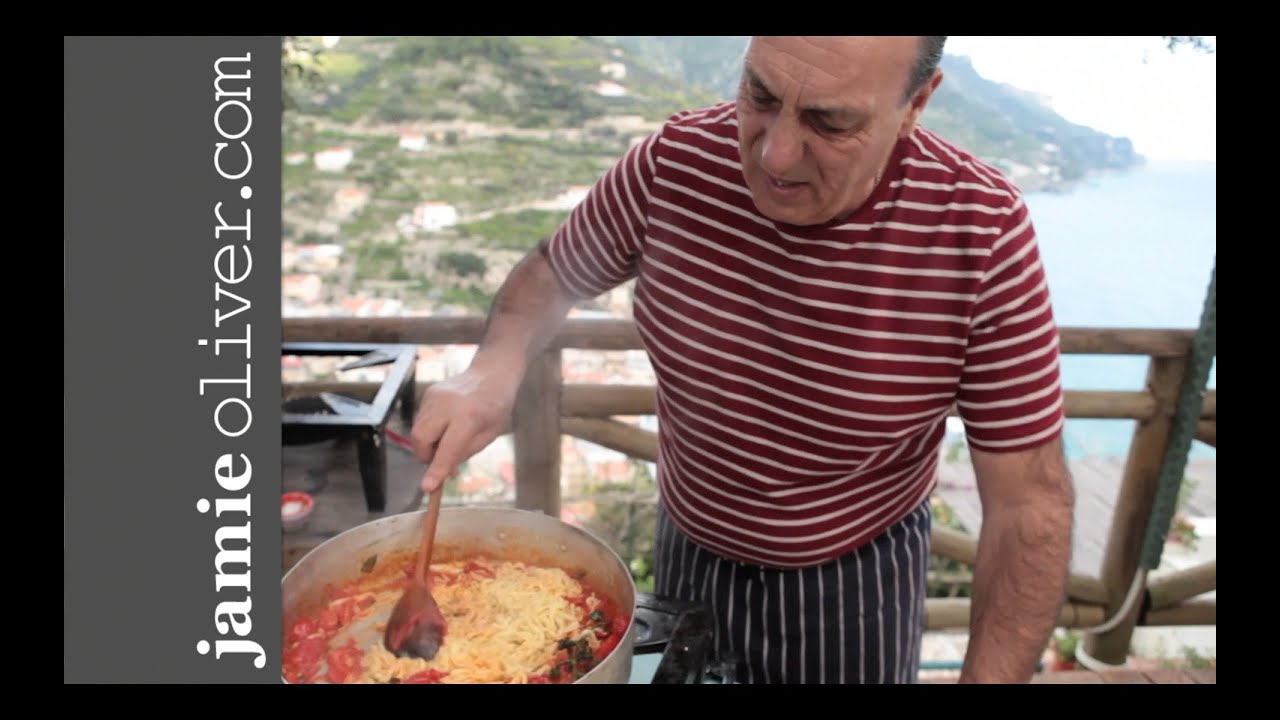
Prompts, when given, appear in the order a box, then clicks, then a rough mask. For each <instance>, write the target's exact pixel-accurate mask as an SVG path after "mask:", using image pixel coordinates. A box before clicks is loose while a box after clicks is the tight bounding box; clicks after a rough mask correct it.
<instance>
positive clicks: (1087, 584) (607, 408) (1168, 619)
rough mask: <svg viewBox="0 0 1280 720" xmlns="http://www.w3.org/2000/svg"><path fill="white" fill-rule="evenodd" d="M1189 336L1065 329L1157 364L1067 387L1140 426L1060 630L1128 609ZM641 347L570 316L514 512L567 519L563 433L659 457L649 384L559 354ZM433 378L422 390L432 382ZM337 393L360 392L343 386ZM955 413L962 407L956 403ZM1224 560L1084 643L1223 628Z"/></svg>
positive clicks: (377, 335)
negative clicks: (1089, 572) (578, 365)
mask: <svg viewBox="0 0 1280 720" xmlns="http://www.w3.org/2000/svg"><path fill="white" fill-rule="evenodd" d="M483 329H484V319H483V318H481V317H397V318H372V319H366V318H314V317H312V318H286V319H285V320H284V328H283V339H284V342H345V343H355V342H361V343H364V342H372V343H408V344H417V345H474V344H477V343H478V342H479V341H480V338H481V333H482V332H483ZM1194 334H1195V333H1194V331H1192V330H1162V329H1159V330H1150V329H1115V328H1063V329H1062V330H1061V337H1062V352H1063V353H1064V354H1079V355H1136V356H1145V357H1147V358H1149V365H1148V372H1147V381H1146V386H1145V387H1143V388H1140V389H1134V390H1132V391H1097V390H1077V389H1072V388H1067V389H1066V391H1065V394H1066V398H1065V400H1066V414H1067V416H1068V417H1071V418H1107V419H1131V420H1135V421H1137V422H1136V427H1135V431H1134V435H1133V440H1132V442H1131V444H1130V449H1129V454H1128V457H1127V458H1126V462H1125V465H1124V471H1123V474H1122V477H1121V478H1120V488H1119V492H1118V494H1117V496H1116V504H1115V507H1114V515H1113V518H1112V524H1111V530H1110V536H1109V538H1108V542H1107V544H1106V548H1105V551H1104V552H1105V555H1104V558H1103V566H1102V573H1101V577H1098V578H1094V577H1087V576H1081V575H1077V574H1072V576H1071V578H1070V581H1069V583H1068V588H1067V598H1066V599H1065V602H1064V604H1063V608H1062V611H1061V614H1060V617H1059V623H1060V626H1061V627H1065V628H1087V627H1092V626H1096V625H1098V624H1101V623H1103V622H1104V621H1105V620H1108V619H1110V618H1111V617H1112V616H1113V615H1114V614H1115V613H1116V612H1118V611H1119V610H1120V609H1121V608H1122V607H1123V601H1124V598H1125V595H1126V594H1127V593H1128V591H1129V589H1130V586H1131V582H1132V578H1134V577H1135V573H1136V571H1137V570H1138V567H1139V560H1140V558H1139V554H1140V551H1141V547H1142V542H1143V533H1144V530H1145V528H1146V524H1147V519H1148V517H1149V516H1150V514H1151V509H1152V505H1153V503H1154V500H1155V495H1156V486H1157V479H1158V477H1159V474H1160V470H1161V463H1162V462H1163V459H1164V455H1165V449H1166V447H1167V445H1168V442H1169V437H1170V432H1171V430H1172V428H1173V423H1174V420H1175V415H1176V413H1175V407H1176V400H1177V396H1178V392H1179V389H1180V387H1181V383H1182V380H1183V375H1184V373H1185V372H1186V369H1187V366H1188V358H1189V353H1190V348H1191V342H1192V340H1193V338H1194ZM567 348H573V349H586V350H639V349H642V345H641V342H640V336H639V334H638V332H637V330H636V328H635V325H634V323H632V322H631V321H630V320H615V319H589V320H588V319H573V320H569V321H568V322H567V323H566V324H565V325H564V327H563V328H562V330H561V331H560V333H559V334H558V335H557V336H556V338H555V339H554V341H553V342H552V344H551V346H550V347H549V349H548V350H547V351H546V352H545V353H543V355H542V356H541V357H540V358H539V359H537V360H536V361H535V362H534V363H532V364H531V365H530V367H529V370H528V373H527V374H526V376H525V378H524V384H523V385H522V387H521V390H520V394H519V397H518V399H517V402H516V407H515V411H514V416H513V425H512V429H513V430H512V436H513V441H514V449H515V475H516V505H517V506H518V507H521V508H525V509H531V510H539V511H543V512H546V513H549V514H553V515H558V514H559V509H560V438H561V436H562V435H570V436H573V437H577V438H581V439H583V440H588V441H590V442H593V443H596V444H598V445H601V446H604V447H607V448H610V449H613V450H617V451H620V452H622V453H625V454H626V455H628V456H630V457H632V458H636V459H640V460H645V461H650V462H652V461H655V460H656V458H657V439H656V436H655V435H654V434H653V433H650V432H647V431H645V430H642V429H640V428H637V427H635V426H633V425H629V424H626V423H623V422H620V421H618V420H615V419H613V418H614V417H620V416H641V415H652V414H653V413H654V412H655V396H654V388H653V387H652V386H617V385H587V384H565V383H564V381H563V376H562V373H561V367H562V365H561V351H562V350H564V349H567ZM427 384H428V383H421V384H420V387H421V386H425V385H427ZM328 388H329V389H336V390H349V391H350V390H357V389H358V388H355V387H350V386H348V385H345V384H341V383H330V384H329V385H328ZM953 413H954V408H953ZM1196 439H1197V440H1198V441H1200V442H1204V443H1207V444H1209V445H1211V446H1215V447H1216V444H1217V393H1216V391H1214V390H1210V391H1207V392H1206V393H1205V395H1204V401H1203V408H1202V411H1201V416H1200V419H1199V424H1198V428H1197V432H1196ZM932 552H933V554H935V555H937V556H940V557H945V558H949V559H952V560H956V561H959V562H961V563H966V564H969V565H972V564H973V562H974V559H975V558H976V557H977V538H976V537H974V536H973V535H971V534H967V533H961V532H957V531H954V530H951V529H948V528H944V527H939V526H938V525H935V526H934V530H933V536H932ZM1216 586H1217V579H1216V562H1213V563H1208V564H1206V565H1204V566H1201V567H1198V568H1193V569H1191V570H1189V571H1185V572H1182V573H1178V574H1175V575H1171V576H1168V577H1162V578H1160V579H1159V580H1158V581H1154V580H1153V581H1152V582H1150V583H1149V584H1148V587H1147V588H1146V591H1147V594H1146V598H1145V602H1138V603H1135V604H1133V606H1132V607H1131V608H1130V610H1129V612H1128V613H1127V617H1125V618H1123V619H1122V621H1121V622H1120V623H1119V624H1118V625H1117V626H1116V627H1114V628H1113V629H1111V630H1109V631H1108V632H1105V633H1102V634H1099V635H1095V636H1090V637H1088V638H1086V648H1087V650H1088V652H1089V654H1090V655H1091V656H1092V657H1094V658H1097V659H1098V660H1101V661H1103V662H1109V663H1120V662H1123V661H1124V658H1125V654H1126V653H1127V652H1128V648H1129V644H1130V639H1131V636H1132V632H1133V628H1134V627H1135V626H1136V625H1140V624H1141V625H1179V624H1195V625H1210V624H1216V622H1217V614H1216V603H1215V602H1214V601H1212V600H1209V601H1204V600H1197V599H1196V598H1197V596H1199V595H1202V594H1204V593H1206V592H1208V591H1211V590H1214V589H1216ZM927 623H928V627H929V628H930V629H939V628H951V627H958V628H964V627H967V626H968V623H969V601H968V600H967V599H942V598H936V599H935V598H931V599H929V601H928V620H927Z"/></svg>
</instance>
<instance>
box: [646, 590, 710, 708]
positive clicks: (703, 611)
mask: <svg viewBox="0 0 1280 720" xmlns="http://www.w3.org/2000/svg"><path fill="white" fill-rule="evenodd" d="M635 624H636V639H635V646H634V650H633V653H634V654H636V655H646V654H650V653H659V652H660V653H662V659H661V660H660V661H659V663H658V668H657V670H656V671H655V672H654V675H653V680H652V683H653V684H654V685H691V684H698V683H701V682H704V680H705V679H706V675H707V669H708V661H709V660H710V657H711V652H712V650H713V649H714V641H715V631H714V628H713V626H712V624H711V608H710V607H709V606H708V605H706V604H705V603H694V602H688V601H684V600H675V599H672V598H665V597H660V596H657V595H653V594H651V593H636V613H635Z"/></svg>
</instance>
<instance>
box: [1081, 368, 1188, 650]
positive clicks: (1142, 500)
mask: <svg viewBox="0 0 1280 720" xmlns="http://www.w3.org/2000/svg"><path fill="white" fill-rule="evenodd" d="M1186 368H1187V359H1186V357H1175V358H1168V357H1155V358H1152V360H1151V364H1150V366H1149V367H1148V370H1147V390H1148V391H1150V392H1151V394H1152V395H1153V396H1155V399H1156V412H1155V413H1154V415H1153V416H1152V417H1151V418H1150V419H1149V420H1139V421H1138V426H1137V429H1136V430H1135V431H1134V434H1133V443H1132V444H1131V445H1130V447H1129V456H1128V458H1127V459H1126V461H1125V467H1124V475H1123V477H1122V478H1121V480H1120V492H1119V493H1118V494H1117V495H1116V504H1115V508H1114V512H1113V515H1112V517H1111V532H1110V534H1109V535H1108V538H1107V547H1106V551H1105V553H1104V555H1103V558H1102V578H1101V579H1102V585H1103V587H1104V588H1105V589H1106V593H1107V602H1106V610H1107V617H1108V618H1111V617H1112V616H1113V615H1114V614H1115V613H1117V612H1119V611H1120V610H1121V608H1122V606H1123V604H1124V599H1125V595H1127V594H1128V592H1129V588H1130V586H1131V585H1132V583H1133V577H1134V573H1135V572H1136V571H1137V569H1138V561H1139V555H1140V554H1141V552H1142V542H1143V539H1144V537H1143V536H1144V533H1145V532H1146V528H1147V520H1148V518H1149V517H1150V515H1151V508H1152V505H1153V504H1154V503H1155V495H1156V483H1157V480H1158V479H1159V476H1160V464H1161V462H1162V461H1163V460H1164V452H1165V447H1166V446H1167V445H1168V442H1169V433H1170V431H1171V430H1172V428H1173V421H1174V415H1175V414H1176V402H1177V396H1178V388H1179V387H1180V385H1181V383H1182V376H1183V374H1184V373H1185V372H1186ZM1141 609H1142V603H1141V602H1135V603H1133V606H1132V607H1131V608H1129V611H1128V612H1127V613H1126V614H1125V616H1124V617H1123V618H1122V619H1121V620H1120V622H1119V624H1118V625H1116V627H1114V628H1112V629H1111V630H1109V631H1107V632H1105V633H1102V634H1098V635H1093V634H1090V635H1086V636H1085V638H1084V650H1085V652H1086V653H1088V655H1089V656H1090V657H1093V658H1094V659H1096V660H1099V661H1101V662H1104V663H1107V664H1110V665H1120V664H1122V663H1124V662H1125V661H1126V660H1127V659H1128V656H1129V645H1130V642H1131V641H1132V639H1133V628H1134V626H1135V625H1136V624H1137V620H1138V614H1139V612H1140V611H1141Z"/></svg>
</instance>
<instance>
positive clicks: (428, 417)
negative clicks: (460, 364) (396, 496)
mask: <svg viewBox="0 0 1280 720" xmlns="http://www.w3.org/2000/svg"><path fill="white" fill-rule="evenodd" d="M522 376H523V373H521V372H517V371H515V370H514V369H512V368H494V369H488V368H485V369H480V368H477V367H476V366H475V365H472V367H471V368H470V369H468V370H467V371H466V372H463V373H461V374H459V375H455V376H453V377H450V378H448V379H446V380H443V381H441V382H439V383H436V384H434V385H432V386H431V387H430V388H428V389H427V391H426V392H425V393H423V396H422V402H421V404H420V405H419V410H418V416H417V417H416V418H415V419H414V421H413V431H412V433H411V435H410V437H411V440H412V442H413V450H414V454H416V455H417V456H418V459H420V460H422V461H423V462H424V463H427V471H426V473H425V474H424V475H423V477H422V491H423V492H426V493H430V492H431V491H432V490H435V489H436V487H437V486H438V485H440V483H442V482H444V481H445V479H446V478H448V477H449V476H450V475H452V474H453V473H454V472H456V471H457V469H458V466H459V465H461V464H462V463H463V462H464V461H466V460H467V459H468V458H470V457H471V456H472V455H475V454H476V453H478V452H480V451H481V450H483V449H484V448H485V447H486V446H488V445H489V443H491V442H493V441H494V440H496V439H497V438H498V437H499V436H501V435H503V434H505V433H507V432H509V431H510V426H511V412H512V409H513V407H514V406H515V400H516V392H517V391H518V390H519V387H520V381H521V379H522Z"/></svg>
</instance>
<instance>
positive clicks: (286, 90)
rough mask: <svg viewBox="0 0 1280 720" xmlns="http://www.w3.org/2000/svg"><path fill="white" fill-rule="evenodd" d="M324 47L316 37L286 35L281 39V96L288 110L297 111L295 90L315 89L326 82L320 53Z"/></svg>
mask: <svg viewBox="0 0 1280 720" xmlns="http://www.w3.org/2000/svg"><path fill="white" fill-rule="evenodd" d="M323 52H324V48H323V47H321V46H320V45H319V44H317V42H316V40H315V38H305V37H301V36H298V35H285V36H284V37H283V38H281V40H280V72H281V96H282V98H281V99H282V100H283V102H284V109H285V111H286V112H289V111H296V110H297V109H298V101H297V100H296V99H294V96H293V93H294V91H306V90H315V89H317V88H320V87H321V86H322V85H323V83H324V75H323V74H322V73H321V68H322V63H321V61H320V55H321V53H323Z"/></svg>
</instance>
